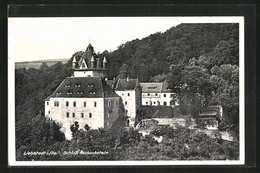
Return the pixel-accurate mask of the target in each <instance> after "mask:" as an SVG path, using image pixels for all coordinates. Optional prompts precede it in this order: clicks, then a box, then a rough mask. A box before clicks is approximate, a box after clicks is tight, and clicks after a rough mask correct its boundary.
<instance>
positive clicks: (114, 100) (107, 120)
mask: <svg viewBox="0 0 260 173" xmlns="http://www.w3.org/2000/svg"><path fill="white" fill-rule="evenodd" d="M104 102H105V103H104V108H105V109H104V128H110V127H111V126H112V125H113V123H114V122H115V120H116V119H117V118H118V116H120V115H121V116H122V115H123V112H121V110H120V106H119V105H120V103H119V102H120V98H119V97H110V98H105V99H104Z"/></svg>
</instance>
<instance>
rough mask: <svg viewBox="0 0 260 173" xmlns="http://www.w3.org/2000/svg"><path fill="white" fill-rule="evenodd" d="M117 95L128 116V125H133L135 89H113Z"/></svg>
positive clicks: (135, 109)
mask: <svg viewBox="0 0 260 173" xmlns="http://www.w3.org/2000/svg"><path fill="white" fill-rule="evenodd" d="M115 92H116V94H117V95H119V96H120V97H121V98H122V102H123V105H124V108H125V115H126V116H128V117H130V120H129V125H130V126H134V123H135V117H136V111H137V103H136V92H135V90H126V91H115Z"/></svg>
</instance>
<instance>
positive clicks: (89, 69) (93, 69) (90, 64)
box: [73, 44, 107, 78]
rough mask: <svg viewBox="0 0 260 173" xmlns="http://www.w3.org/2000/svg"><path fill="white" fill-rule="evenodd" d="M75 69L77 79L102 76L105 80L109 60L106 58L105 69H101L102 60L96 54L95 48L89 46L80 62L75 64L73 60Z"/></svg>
mask: <svg viewBox="0 0 260 173" xmlns="http://www.w3.org/2000/svg"><path fill="white" fill-rule="evenodd" d="M75 61H76V59H75ZM73 69H74V76H75V77H95V76H100V77H102V78H104V77H106V76H107V60H106V58H104V60H103V68H101V62H100V58H99V57H98V55H97V54H96V53H95V51H94V48H93V46H92V45H91V44H89V45H88V47H87V49H86V51H85V52H84V54H83V55H82V56H81V57H80V59H79V61H78V62H77V61H76V62H74V59H73Z"/></svg>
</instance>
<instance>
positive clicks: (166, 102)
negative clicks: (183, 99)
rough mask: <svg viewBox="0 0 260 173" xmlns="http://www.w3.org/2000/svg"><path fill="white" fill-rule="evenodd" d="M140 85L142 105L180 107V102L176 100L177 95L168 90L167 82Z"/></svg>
mask: <svg viewBox="0 0 260 173" xmlns="http://www.w3.org/2000/svg"><path fill="white" fill-rule="evenodd" d="M140 85H141V88H142V105H149V106H160V105H163V106H177V105H179V100H178V99H177V98H176V94H175V93H174V92H172V91H171V90H170V89H169V88H168V83H167V82H166V81H164V82H149V83H140Z"/></svg>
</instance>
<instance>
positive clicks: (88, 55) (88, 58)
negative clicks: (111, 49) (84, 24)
mask: <svg viewBox="0 0 260 173" xmlns="http://www.w3.org/2000/svg"><path fill="white" fill-rule="evenodd" d="M92 56H93V58H94V63H95V67H96V65H97V60H98V59H99V64H100V67H97V68H102V67H101V66H102V62H103V59H104V58H101V57H98V56H97V54H96V53H95V51H94V48H93V46H92V45H91V44H89V45H88V47H87V49H86V51H85V52H84V53H83V55H82V56H81V57H80V59H79V61H78V67H80V65H81V64H82V62H83V60H85V62H86V64H87V67H88V68H93V67H92V66H91V58H92ZM95 69H96V68H95Z"/></svg>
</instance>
